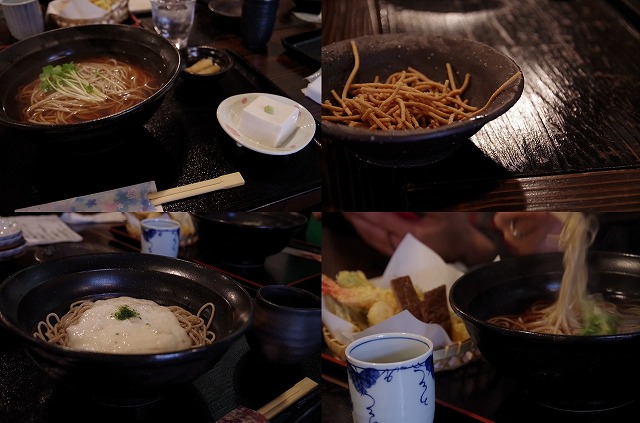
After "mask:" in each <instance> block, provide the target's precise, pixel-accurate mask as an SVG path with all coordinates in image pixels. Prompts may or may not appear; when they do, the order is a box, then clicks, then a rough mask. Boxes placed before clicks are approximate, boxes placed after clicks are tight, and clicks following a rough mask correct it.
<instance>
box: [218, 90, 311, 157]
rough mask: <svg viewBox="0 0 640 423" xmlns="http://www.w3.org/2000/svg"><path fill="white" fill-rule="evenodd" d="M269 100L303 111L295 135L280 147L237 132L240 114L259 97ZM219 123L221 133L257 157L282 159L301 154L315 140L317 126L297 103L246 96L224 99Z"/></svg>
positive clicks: (282, 98)
mask: <svg viewBox="0 0 640 423" xmlns="http://www.w3.org/2000/svg"><path fill="white" fill-rule="evenodd" d="M261 95H263V96H266V97H270V98H272V99H274V100H277V101H280V102H281V103H285V104H289V105H291V106H295V107H297V108H298V110H300V112H299V113H298V121H297V122H296V129H295V130H294V131H293V133H292V134H291V135H289V138H287V139H286V140H284V141H283V142H282V144H280V145H279V146H278V147H271V146H270V145H266V144H264V143H263V142H260V140H257V139H253V138H249V137H247V136H246V135H243V134H242V133H241V132H240V130H239V129H238V126H239V122H240V114H241V113H242V110H243V109H244V108H245V107H246V106H247V104H249V103H251V102H252V101H253V100H254V99H255V98H257V97H258V96H261ZM217 116H218V122H220V125H222V129H224V131H225V132H226V133H227V134H229V136H230V137H231V138H233V139H234V140H235V141H236V142H237V143H238V144H240V145H242V146H245V147H247V148H249V149H251V150H253V151H257V152H258V153H264V154H271V155H276V156H282V155H285V154H292V153H295V152H297V151H300V150H302V149H303V148H304V147H305V146H306V145H307V144H309V141H311V140H312V139H313V135H314V134H315V132H316V122H315V120H314V119H313V116H312V115H311V113H309V111H308V110H307V109H305V108H304V107H303V106H301V105H300V104H298V103H296V102H295V101H293V100H291V99H289V98H286V97H282V96H279V95H274V94H267V93H247V94H239V95H234V96H232V97H229V98H227V99H225V100H224V101H223V102H222V103H220V105H219V106H218V111H217Z"/></svg>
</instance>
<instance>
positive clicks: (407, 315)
mask: <svg viewBox="0 0 640 423" xmlns="http://www.w3.org/2000/svg"><path fill="white" fill-rule="evenodd" d="M418 258H419V260H417V259H418ZM412 263H413V264H414V265H413V266H412V265H411V264H412ZM415 263H417V264H415ZM462 274H463V272H462V271H460V270H459V269H457V268H455V267H454V266H452V265H450V264H447V263H445V262H444V261H442V259H441V258H440V257H439V256H438V255H437V254H436V253H435V252H433V251H432V250H430V249H429V248H428V247H427V246H425V245H424V244H422V243H420V242H419V241H418V240H416V239H415V238H414V237H412V236H410V235H408V236H407V237H405V239H403V241H402V242H401V243H400V245H399V246H398V248H397V250H396V253H395V254H394V256H393V257H392V258H391V260H390V262H389V264H388V266H387V269H386V270H385V273H384V274H383V275H382V276H380V277H375V278H367V276H366V275H365V274H364V273H363V272H362V271H359V270H342V271H339V272H338V273H337V274H336V275H326V274H323V275H322V307H323V308H322V313H323V314H322V322H323V330H322V332H323V337H324V340H325V343H326V344H327V346H328V347H329V349H330V350H331V352H332V353H333V355H335V358H336V359H338V360H341V361H343V362H346V357H345V349H346V346H347V344H348V343H349V342H350V341H351V340H353V339H355V338H357V337H360V336H364V335H367V334H372V333H379V332H388V331H402V332H412V333H419V334H421V335H424V336H427V337H428V338H430V339H431V340H432V341H433V342H434V356H433V358H434V368H435V370H436V371H442V370H452V369H456V368H458V367H460V366H463V365H465V364H467V363H470V362H472V361H474V360H476V359H477V358H479V357H480V353H479V351H478V350H477V348H476V346H475V344H474V343H473V342H472V341H471V338H470V336H469V333H468V332H467V330H466V328H465V325H464V323H463V321H462V320H461V319H460V318H459V317H458V316H457V315H456V314H455V313H454V312H453V310H452V309H451V307H450V305H449V301H448V290H449V288H450V286H451V285H452V284H453V282H454V281H455V280H456V279H457V278H458V277H459V276H461V275H462Z"/></svg>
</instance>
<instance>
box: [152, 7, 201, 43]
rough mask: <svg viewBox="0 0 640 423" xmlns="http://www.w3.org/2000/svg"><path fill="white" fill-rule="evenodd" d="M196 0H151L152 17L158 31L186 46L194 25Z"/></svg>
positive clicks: (170, 39)
mask: <svg viewBox="0 0 640 423" xmlns="http://www.w3.org/2000/svg"><path fill="white" fill-rule="evenodd" d="M195 10H196V0H151V17H152V19H153V27H154V28H155V30H156V32H157V33H158V34H160V35H162V36H163V37H164V38H166V39H168V40H169V41H171V42H172V43H173V45H174V46H175V47H176V48H177V49H181V48H185V47H186V46H187V41H188V39H189V33H190V32H191V28H192V27H193V18H194V16H195Z"/></svg>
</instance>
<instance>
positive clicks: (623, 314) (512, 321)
mask: <svg viewBox="0 0 640 423" xmlns="http://www.w3.org/2000/svg"><path fill="white" fill-rule="evenodd" d="M597 231H598V221H597V220H596V218H595V217H594V216H593V215H588V216H587V215H584V214H583V213H580V212H572V213H569V214H568V215H567V217H566V219H565V222H564V226H563V229H562V232H561V233H560V241H559V244H558V245H559V247H560V248H561V249H562V250H563V252H564V253H563V254H564V255H563V259H562V262H563V265H564V273H563V275H562V281H561V284H560V291H559V293H558V297H557V298H556V300H555V302H553V303H549V302H543V301H540V302H537V303H535V304H533V305H532V306H531V307H530V308H529V309H528V310H526V311H525V312H524V313H520V314H513V315H503V316H496V317H492V318H490V319H488V322H489V323H493V324H495V325H498V326H502V327H507V328H511V329H517V330H524V331H530V332H537V333H550V334H560V335H609V334H616V333H618V334H619V333H631V332H637V331H640V303H638V302H637V301H634V300H626V301H622V300H620V301H618V302H616V303H613V302H610V301H606V300H605V299H604V298H603V295H602V294H600V293H598V294H589V292H588V290H587V282H588V279H589V276H588V262H587V252H588V248H589V246H590V245H591V244H592V243H593V241H594V239H595V236H596V233H597Z"/></svg>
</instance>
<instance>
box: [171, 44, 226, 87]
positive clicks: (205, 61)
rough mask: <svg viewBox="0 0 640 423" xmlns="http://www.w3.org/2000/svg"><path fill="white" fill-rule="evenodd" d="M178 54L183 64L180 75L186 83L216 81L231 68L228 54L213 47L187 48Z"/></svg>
mask: <svg viewBox="0 0 640 423" xmlns="http://www.w3.org/2000/svg"><path fill="white" fill-rule="evenodd" d="M180 54H181V55H182V61H183V62H184V64H183V68H182V72H180V75H181V76H182V78H184V79H185V80H187V81H195V82H211V81H217V80H218V79H220V77H222V76H223V75H224V74H225V73H226V72H228V71H229V69H231V67H232V66H233V59H232V58H231V56H230V55H229V53H228V52H227V51H225V50H223V49H219V48H215V47H208V46H195V47H187V48H186V49H184V50H183V51H181V52H180Z"/></svg>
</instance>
